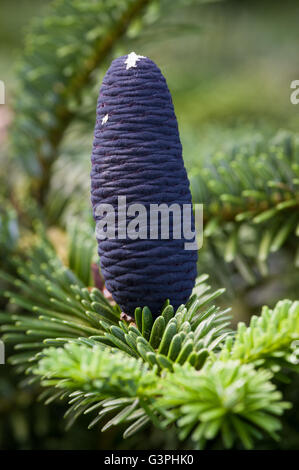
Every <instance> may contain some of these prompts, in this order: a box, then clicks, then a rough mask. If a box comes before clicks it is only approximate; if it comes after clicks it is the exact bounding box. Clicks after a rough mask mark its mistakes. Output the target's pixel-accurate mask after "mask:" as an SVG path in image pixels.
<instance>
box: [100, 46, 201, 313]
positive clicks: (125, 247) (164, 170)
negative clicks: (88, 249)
mask: <svg viewBox="0 0 299 470" xmlns="http://www.w3.org/2000/svg"><path fill="white" fill-rule="evenodd" d="M136 57H137V59H136ZM118 196H126V202H127V206H129V205H130V204H132V203H142V204H144V205H145V206H146V207H147V208H148V207H149V204H162V203H166V204H167V205H170V204H173V203H176V204H179V205H180V206H181V207H182V206H183V204H191V194H190V190H189V181H188V177H187V173H186V170H185V167H184V162H183V158H182V146H181V142H180V138H179V133H178V125H177V120H176V116H175V113H174V108H173V104H172V99H171V95H170V92H169V90H168V87H167V84H166V80H165V78H164V77H163V75H162V73H161V71H160V69H159V68H158V67H157V66H156V65H155V63H154V62H153V61H151V60H150V59H148V58H146V57H142V56H136V55H134V53H132V54H130V55H129V56H123V57H119V58H118V59H116V60H114V61H113V62H112V64H111V66H110V68H109V70H108V71H107V73H106V75H105V77H104V79H103V83H102V86H101V89H100V94H99V98H98V104H97V119H96V126H95V133H94V142H93V151H92V170H91V200H92V206H93V212H94V217H95V219H96V221H97V216H96V214H95V208H96V207H97V205H98V204H103V203H108V204H112V205H113V206H114V208H115V209H116V212H117V202H118ZM192 224H194V220H193V215H192ZM192 226H193V227H194V225H192ZM170 233H171V231H170ZM189 241H190V240H189ZM185 242H186V240H185V239H184V238H181V239H173V238H172V237H171V238H170V239H169V240H164V239H161V234H160V236H159V239H158V240H152V239H146V240H145V239H136V240H131V239H129V238H126V239H117V235H116V239H106V240H98V253H99V256H100V264H101V271H102V274H103V276H104V278H105V282H106V287H107V289H108V290H109V291H110V292H111V294H112V296H113V298H114V300H115V301H116V302H117V303H118V304H119V305H120V307H121V308H122V310H123V311H124V312H125V313H127V314H133V313H134V309H135V308H136V307H143V306H148V307H149V308H150V309H151V311H152V313H153V315H154V316H157V315H158V314H159V313H160V311H161V308H162V306H163V304H164V302H165V300H166V299H169V300H170V303H171V304H172V305H173V306H174V308H175V309H176V308H177V307H179V306H180V305H181V304H183V303H185V302H186V301H187V300H188V298H189V296H190V294H191V291H192V288H193V286H194V281H195V277H196V261H197V251H196V250H195V251H194V250H186V249H184V244H185Z"/></svg>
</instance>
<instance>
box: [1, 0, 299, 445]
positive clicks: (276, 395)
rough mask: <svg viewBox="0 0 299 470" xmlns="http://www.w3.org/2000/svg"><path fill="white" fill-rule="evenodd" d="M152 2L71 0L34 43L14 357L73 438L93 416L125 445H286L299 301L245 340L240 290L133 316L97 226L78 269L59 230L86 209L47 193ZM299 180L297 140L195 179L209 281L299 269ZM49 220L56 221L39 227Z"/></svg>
mask: <svg viewBox="0 0 299 470" xmlns="http://www.w3.org/2000/svg"><path fill="white" fill-rule="evenodd" d="M152 3H154V2H150V1H149V0H126V1H125V0H123V1H112V2H111V1H109V2H105V1H102V0H97V1H90V2H82V1H81V0H75V1H73V0H72V1H71V0H55V1H54V2H53V4H52V6H51V7H50V11H49V14H48V15H47V16H45V17H44V18H42V19H39V20H38V21H36V22H35V24H34V25H33V28H32V30H31V32H30V34H29V35H28V39H27V45H26V51H25V55H24V58H23V61H22V63H21V64H20V69H19V89H18V91H17V93H16V105H15V111H16V113H15V118H14V122H13V128H12V137H13V141H14V153H15V156H16V157H17V158H18V159H19V160H21V161H22V163H23V165H24V168H25V170H26V172H27V178H28V179H27V180H26V185H25V188H22V191H23V192H24V193H26V189H27V185H28V186H29V187H30V194H31V196H30V197H29V196H28V195H27V194H26V196H25V198H26V199H25V202H23V203H22V202H21V201H22V197H23V196H24V193H23V192H21V197H20V195H19V194H16V193H17V191H18V190H19V188H18V187H17V186H18V185H17V184H16V185H15V186H13V187H12V188H9V189H10V191H8V193H9V194H10V193H13V196H14V197H13V198H12V197H11V199H12V201H11V202H10V203H9V204H6V206H7V207H6V209H4V208H2V205H1V211H0V254H1V272H0V280H1V294H2V293H3V295H1V309H2V312H1V313H0V322H1V325H2V326H1V332H2V333H3V336H2V339H3V340H4V342H5V344H7V345H9V344H11V345H12V347H13V348H14V353H13V354H12V355H11V356H10V358H9V361H10V363H11V364H12V365H14V366H15V367H16V371H17V372H18V373H21V374H23V376H24V377H25V379H24V380H23V385H26V386H28V387H30V386H32V385H33V386H34V387H39V386H40V385H41V386H42V387H43V388H42V392H41V394H40V398H41V400H43V401H44V402H45V403H46V404H51V403H52V402H54V401H57V400H62V401H63V400H64V401H67V402H68V403H69V408H68V411H67V412H66V417H67V420H68V421H67V422H68V426H71V425H72V424H73V423H74V422H75V421H76V419H77V418H79V417H80V416H81V415H82V414H84V415H87V416H92V418H91V419H92V421H91V423H90V427H94V426H96V425H98V423H99V422H100V421H101V420H103V419H104V420H105V424H104V427H103V428H102V429H103V430H107V429H109V428H111V427H114V426H117V427H120V429H125V430H124V437H125V438H127V437H130V436H133V435H134V434H136V432H137V431H139V430H141V429H142V428H144V427H145V426H152V427H153V428H155V429H160V430H162V431H163V433H165V434H167V433H171V430H173V429H175V432H177V433H178V435H179V439H180V440H181V441H182V446H184V445H187V444H186V442H188V445H189V441H186V440H187V439H191V440H192V442H193V446H194V448H196V449H201V448H204V447H205V446H209V445H212V444H213V442H217V441H216V440H217V438H218V437H221V439H222V441H223V445H224V446H225V447H227V448H230V447H238V448H239V447H240V446H241V447H245V448H252V447H254V446H255V445H256V441H257V440H258V439H261V438H262V437H263V436H265V435H267V436H270V437H271V438H274V439H278V438H279V436H280V434H279V430H280V427H281V422H282V419H283V418H282V414H283V412H284V411H285V410H287V409H288V408H289V407H290V403H289V402H286V401H284V400H283V398H282V393H281V388H282V387H281V381H284V382H287V381H291V380H293V379H294V372H297V371H298V364H297V363H298V341H299V304H298V301H296V300H294V299H293V300H281V301H280V302H278V303H277V304H276V305H275V306H274V307H273V302H272V299H271V298H270V299H269V302H268V303H269V306H270V307H271V308H270V307H267V306H265V307H264V308H263V309H262V311H261V314H260V315H259V316H254V317H252V318H251V321H250V323H249V326H246V325H245V324H244V323H239V324H238V325H237V328H236V329H234V328H233V326H232V325H230V322H229V320H230V309H229V308H227V307H226V306H224V302H225V301H224V300H223V297H224V296H221V294H222V293H223V292H224V289H217V290H214V289H211V288H210V286H209V285H208V284H207V279H208V276H207V275H204V274H201V275H200V276H199V277H198V279H197V282H196V286H195V288H194V291H193V293H192V295H191V297H190V299H189V300H188V301H187V303H186V305H182V306H180V307H179V308H178V309H177V310H174V308H173V307H172V306H171V305H170V302H169V301H168V300H167V299H165V304H164V307H163V311H162V314H161V315H160V316H159V317H158V318H156V319H154V318H153V315H152V312H150V310H149V309H148V308H147V307H144V308H143V309H141V308H137V309H136V310H135V315H134V318H130V317H128V316H124V315H122V312H121V309H120V307H119V306H118V305H116V304H115V303H113V302H111V301H110V300H109V299H108V298H107V296H106V295H105V292H104V291H103V289H102V286H101V285H100V284H101V283H99V282H98V280H97V279H96V276H95V280H93V278H92V273H94V272H96V274H97V275H98V270H97V266H95V265H94V264H93V256H94V252H95V242H94V234H93V233H92V232H93V229H92V228H91V227H88V229H87V230H85V231H82V230H81V228H80V230H79V228H74V226H72V227H71V229H70V233H69V235H70V237H69V238H70V240H69V243H68V247H67V250H66V247H65V246H64V247H63V248H64V250H65V251H67V252H68V255H67V256H66V257H65V258H66V260H65V262H63V261H62V260H61V259H60V257H59V256H58V254H57V252H58V251H59V250H57V249H56V247H55V246H54V244H51V243H50V241H49V237H48V233H47V229H48V227H49V226H51V225H52V224H53V223H54V222H55V224H56V223H58V224H61V214H62V213H63V210H64V208H65V206H66V205H67V204H68V198H70V196H68V198H67V197H66V196H65V195H63V194H61V193H60V192H59V191H57V192H56V193H55V195H54V196H55V197H53V199H51V198H50V200H49V198H48V197H47V195H48V192H49V188H50V186H51V184H52V177H53V166H54V162H55V161H56V160H57V159H58V158H59V156H60V146H61V143H62V141H63V139H64V137H65V134H66V132H67V129H68V127H69V126H70V124H71V122H73V120H75V118H76V116H77V114H78V113H79V110H80V105H81V103H82V102H83V99H84V93H85V90H86V89H87V90H90V88H91V86H92V85H93V83H94V76H93V72H94V70H96V69H97V68H98V67H99V66H101V65H102V64H105V61H106V60H107V59H108V58H110V57H109V55H110V54H111V53H112V52H113V48H114V47H115V46H116V45H118V43H119V40H120V38H121V37H123V36H124V35H125V34H126V31H127V30H128V28H130V25H132V23H133V22H134V20H136V19H137V20H141V21H153V20H154V18H155V15H153V18H151V16H150V15H149V14H148V10H147V9H146V7H147V6H148V5H149V4H152ZM166 3H167V2H166ZM172 3H173V2H169V4H168V3H167V6H168V5H171V4H172ZM146 12H147V13H146ZM146 15H148V16H146ZM298 169H299V160H298V141H297V137H296V136H291V135H289V134H283V135H280V136H278V137H276V138H275V139H274V140H273V141H272V142H268V143H267V144H265V145H263V146H262V147H261V148H259V146H256V147H255V148H252V149H251V150H250V151H249V150H244V149H239V150H235V151H233V152H232V154H224V155H219V154H218V155H214V156H211V158H210V159H209V160H208V163H207V162H205V163H197V164H196V166H194V168H192V169H191V171H190V175H189V176H190V179H191V187H192V194H193V200H194V202H199V203H204V204H205V206H204V207H205V209H204V217H205V220H204V225H205V244H204V247H203V249H202V250H201V251H200V254H199V272H200V273H202V272H203V271H204V269H203V266H205V265H204V263H203V260H204V258H206V259H207V260H208V266H209V270H210V271H211V272H212V274H213V275H214V277H213V278H212V281H214V279H215V278H216V277H217V276H218V275H219V276H221V275H222V278H224V279H225V278H227V277H228V276H227V265H228V264H230V263H232V262H234V263H235V265H236V267H237V269H238V270H239V272H240V273H241V275H242V276H243V277H244V278H245V279H246V280H247V282H249V283H252V284H254V283H255V282H257V280H258V276H259V274H258V271H260V272H261V273H262V274H263V276H265V277H266V276H267V275H268V273H269V272H268V270H267V264H266V262H267V260H268V258H270V257H271V254H274V253H277V254H279V253H280V252H281V251H282V250H289V253H291V255H292V257H293V258H294V260H295V265H296V266H298V259H299V255H298V252H297V253H296V249H297V246H298V234H299V231H298V223H299V216H298V204H299V202H298V178H299V170H298ZM79 170H80V169H79ZM4 173H5V172H4ZM6 173H9V171H7V172H6ZM5 177H6V174H5ZM4 181H5V178H4ZM1 182H2V179H1ZM63 183H64V181H62V183H61V184H62V186H63ZM9 184H11V183H9ZM3 186H4V183H3ZM1 192H2V190H1ZM32 195H33V196H34V198H33V199H32ZM71 197H72V196H71ZM7 198H8V197H7ZM73 198H74V199H75V194H74V195H73ZM78 199H80V197H79V198H78ZM33 200H34V202H33ZM36 203H37V205H38V206H39V208H36V207H35V206H36ZM3 206H4V205H3ZM75 212H76V211H75ZM81 215H82V214H80V216H81ZM37 218H39V219H40V221H42V222H40V223H41V224H43V225H42V229H39V230H36V231H34V230H33V229H34V227H35V225H36V219H37ZM82 218H84V215H82ZM24 220H25V222H24ZM61 225H62V224H61ZM60 248H61V247H60ZM93 284H94V285H93ZM295 295H297V294H296V292H295ZM293 297H294V296H293ZM7 302H8V304H6V303H7ZM153 313H154V312H153ZM29 389H30V388H29ZM35 390H36V388H35ZM81 418H82V416H81Z"/></svg>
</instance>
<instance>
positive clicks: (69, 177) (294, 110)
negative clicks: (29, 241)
mask: <svg viewBox="0 0 299 470" xmlns="http://www.w3.org/2000/svg"><path fill="white" fill-rule="evenodd" d="M49 3H51V2H50V1H49V0H1V4H0V13H1V14H0V79H1V80H3V81H4V82H5V85H6V104H5V105H0V159H1V161H0V166H1V169H2V171H1V177H2V179H1V182H2V181H3V180H9V179H11V178H12V179H13V180H18V179H20V180H21V181H22V178H23V174H22V169H21V167H16V168H17V169H16V168H15V167H14V163H11V162H12V161H13V159H14V155H13V153H12V152H11V151H10V140H9V125H10V122H11V121H12V120H13V119H14V114H13V113H14V111H13V103H14V96H15V93H16V90H17V88H18V80H17V74H16V64H17V62H18V60H19V57H22V53H23V50H24V41H25V37H26V31H27V30H28V28H29V26H30V23H31V21H32V20H33V18H35V17H40V16H43V15H45V14H46V11H47V8H48V4H49ZM161 3H162V6H161V8H162V13H160V14H159V16H157V20H156V21H155V22H153V23H152V24H150V25H148V26H144V25H143V26H140V24H139V22H138V21H136V22H134V24H133V25H132V27H131V28H130V30H129V33H128V34H127V36H126V37H125V38H124V39H123V40H122V41H121V42H120V44H119V45H117V46H116V48H115V49H114V51H113V54H112V55H111V57H110V58H109V60H110V59H112V58H113V56H118V55H121V54H126V53H128V52H130V51H132V50H134V51H135V52H136V53H138V54H142V55H146V56H149V57H150V58H151V59H152V60H154V61H155V62H156V63H157V64H158V65H159V67H160V68H161V70H162V72H163V74H164V75H165V77H166V79H167V82H168V86H169V88H170V90H171V93H172V97H173V101H174V106H175V110H176V114H177V118H178V122H179V129H180V134H181V139H182V144H183V149H184V160H185V164H186V167H187V170H188V172H189V174H190V175H192V172H193V171H194V168H196V165H197V164H198V162H201V161H208V159H209V158H210V157H211V155H213V154H215V153H217V152H224V153H225V152H231V151H232V150H233V149H234V148H238V147H240V146H243V145H244V146H247V147H249V148H251V146H252V148H254V146H256V145H259V144H260V145H262V144H263V142H265V141H267V140H268V139H271V138H273V136H277V135H282V134H283V133H284V132H286V131H287V132H294V133H296V132H297V129H298V125H299V106H298V107H297V106H294V105H292V104H291V103H290V92H291V90H290V83H291V81H292V80H295V79H299V72H298V44H299V29H298V15H299V3H298V2H296V1H290V0H285V1H284V2H280V1H274V0H272V1H267V0H263V1H253V0H247V1H241V0H235V1H233V0H228V1H219V2H217V1H216V2H209V1H207V2H199V1H198V2H197V1H186V2H180V1H178V2H177V1H175V0H174V1H173V2H172V5H171V8H170V7H169V3H166V4H165V5H164V4H163V2H161ZM152 14H153V15H155V11H154V9H153V12H152ZM140 28H142V29H141V30H140ZM57 47H59V44H57ZM106 65H107V66H108V65H109V64H108V62H107V64H106ZM104 73H105V67H102V68H101V69H100V70H99V71H98V72H97V77H96V80H95V85H94V87H93V90H91V91H90V90H89V91H88V93H86V96H85V97H84V100H83V104H82V110H80V113H79V115H78V117H77V119H76V120H75V122H73V123H72V125H71V126H70V128H69V129H68V131H67V133H66V135H65V138H64V140H63V143H62V148H61V152H60V154H61V155H60V158H59V161H57V162H56V164H55V172H56V174H57V177H55V178H56V182H57V184H58V187H59V185H61V184H63V185H64V186H66V187H68V188H69V192H70V194H72V192H74V191H75V192H76V193H77V196H78V195H79V197H77V198H74V203H73V206H72V205H70V208H69V209H68V210H67V211H66V214H65V220H66V223H69V222H70V221H71V219H72V217H73V216H74V214H76V213H78V212H80V211H81V212H87V213H88V211H89V169H90V151H91V143H92V129H93V125H94V118H95V104H96V102H95V97H96V94H97V91H98V88H99V86H100V83H101V79H102V77H103V74H104ZM11 164H12V165H13V172H10V168H11V167H10V165H11ZM70 170H71V171H70ZM61 175H64V177H63V178H62V176H61ZM3 178H4V179H3ZM1 184H2V185H3V187H2V188H1V195H2V199H1V201H2V204H4V205H5V201H6V199H5V198H6V197H7V194H6V189H5V188H4V184H3V183H1ZM54 189H55V188H54ZM28 204H29V203H28ZM49 210H51V208H49ZM53 217H54V215H53ZM10 231H11V236H12V240H13V239H14V237H15V238H17V237H18V229H17V226H15V225H14V222H13V218H12V221H11V225H10ZM50 236H51V237H52V240H53V241H54V243H56V245H57V249H58V250H60V252H61V256H62V257H63V256H64V253H63V252H64V240H65V233H64V230H63V224H57V226H56V224H53V227H51V230H50ZM12 243H13V241H12ZM290 257H291V255H290V256H289V257H288V255H285V260H284V262H282V263H281V262H280V261H279V260H278V262H277V263H278V264H277V266H278V268H277V269H279V270H281V272H283V270H284V269H285V266H286V265H287V266H288V265H289V263H290ZM1 262H2V263H3V264H4V263H5V260H4V259H2V260H1ZM211 268H215V267H211ZM282 277H283V276H281V277H280V279H278V280H277V279H276V280H275V279H274V280H271V282H267V283H266V285H263V286H262V287H261V285H258V286H250V288H249V287H248V286H245V287H244V285H243V284H242V283H239V282H238V280H236V279H235V278H232V279H230V280H229V281H228V280H227V279H226V281H225V282H230V284H234V283H235V284H236V285H230V286H226V287H228V298H229V296H230V303H231V304H232V305H233V312H234V313H235V315H234V321H235V322H236V321H237V320H239V319H245V320H247V319H248V318H249V315H250V314H251V313H252V312H253V311H255V309H257V308H259V307H260V306H261V305H262V304H263V303H264V302H267V303H269V298H270V299H272V300H273V302H274V300H276V299H275V297H277V298H280V297H281V296H282V294H283V293H285V292H287V293H288V295H289V296H290V297H295V296H296V293H297V294H298V291H297V289H298V286H297V288H296V282H295V281H296V279H298V276H297V272H293V271H291V272H289V273H288V276H287V277H286V278H285V279H282ZM215 284H217V282H216V281H215ZM294 286H295V287H294ZM296 291H297V292H296ZM1 302H2V309H3V308H5V302H4V300H3V301H1ZM270 303H271V302H270ZM0 374H1V375H0V448H2V449H21V448H33V449H53V448H62V449H77V448H81V449H100V448H102V449H105V448H106V449H107V448H115V447H118V448H144V447H143V445H144V441H145V440H146V442H147V444H146V445H147V448H158V447H164V448H173V446H177V445H178V444H177V441H176V436H175V433H174V434H173V436H172V435H171V434H170V435H168V436H167V439H168V440H167V441H165V439H166V437H165V436H163V435H161V434H159V433H158V432H155V434H153V433H152V434H150V435H148V434H147V433H145V434H143V435H141V436H140V435H139V436H138V440H137V438H136V437H134V438H132V439H131V440H129V441H127V442H122V440H121V435H120V434H119V433H118V431H113V432H110V433H106V434H101V433H100V432H99V430H98V429H97V430H93V431H87V425H86V422H84V419H81V420H80V422H79V423H77V424H75V426H74V427H73V428H72V429H71V430H70V431H68V432H65V430H64V422H63V420H62V415H63V406H59V405H51V406H50V407H45V406H44V405H43V404H38V403H36V392H35V391H34V390H31V389H20V388H19V386H18V382H19V379H18V377H16V376H15V375H14V373H13V372H12V370H11V369H10V368H9V367H8V366H5V367H0ZM285 388H286V390H285V392H286V394H287V397H288V398H289V399H294V398H295V397H296V384H295V385H293V387H292V388H290V387H289V388H288V387H287V386H285ZM297 408H298V407H296V406H295V409H293V411H292V414H291V415H289V416H287V419H286V421H285V425H284V429H283V437H282V441H281V443H280V444H279V446H280V447H281V448H295V449H299V433H298V430H297V428H298V424H297V423H298V422H299V421H298V420H297V419H296V418H297V416H298V415H299V413H298V411H297ZM298 419H299V416H298ZM261 446H262V447H265V448H271V447H273V446H275V444H273V443H272V442H266V441H265V442H264V443H262V444H261Z"/></svg>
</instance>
